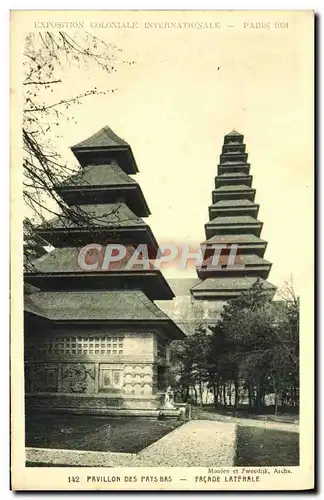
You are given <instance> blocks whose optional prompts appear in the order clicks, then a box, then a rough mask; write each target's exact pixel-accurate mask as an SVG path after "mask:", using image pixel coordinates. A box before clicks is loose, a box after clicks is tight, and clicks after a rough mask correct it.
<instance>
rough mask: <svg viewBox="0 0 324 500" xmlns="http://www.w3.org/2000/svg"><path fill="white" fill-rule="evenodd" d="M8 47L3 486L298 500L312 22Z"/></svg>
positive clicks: (134, 15)
mask: <svg viewBox="0 0 324 500" xmlns="http://www.w3.org/2000/svg"><path fill="white" fill-rule="evenodd" d="M22 27H23V29H22ZM11 36H12V40H11V61H12V62H11V64H12V75H11V82H12V88H13V89H14V90H13V97H12V99H13V101H12V117H13V116H14V117H13V118H12V127H11V137H12V146H11V148H12V153H11V179H12V180H11V182H12V187H11V233H12V244H11V252H12V257H11V258H12V263H16V265H15V266H13V267H12V279H11V294H12V303H11V307H12V313H11V322H12V326H11V328H12V333H11V400H12V404H11V414H12V438H11V439H12V442H11V448H12V487H13V489H15V490H56V489H61V490H62V489H63V490H92V489H98V490H114V491H115V490H143V491H144V490H174V491H175V490H198V491H199V490H211V491H213V490H242V491H243V490H271V489H272V490H301V489H311V488H312V487H313V484H314V458H313V453H314V450H313V446H314V443H313V427H314V415H313V411H314V409H313V405H314V380H313V371H314V370H313V362H314V360H313V350H314V332H313V324H314V319H313V301H314V298H313V292H314V283H313V281H314V276H313V274H314V271H313V248H314V235H313V228H314V224H313V210H314V208H313V198H314V150H313V149H314V103H313V98H314V95H313V93H314V89H313V87H314V67H313V66H314V47H313V44H314V13H313V12H312V11H270V10H269V11H217V10H214V11H184V10H183V11H181V10H180V11H108V10H107V11H90V10H89V11H13V12H12V13H11ZM13 241H14V244H13ZM17 263H19V265H17Z"/></svg>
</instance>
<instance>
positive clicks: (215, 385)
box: [213, 382, 218, 408]
mask: <svg viewBox="0 0 324 500" xmlns="http://www.w3.org/2000/svg"><path fill="white" fill-rule="evenodd" d="M213 392H214V406H215V408H217V405H218V387H217V384H215V382H214V384H213Z"/></svg>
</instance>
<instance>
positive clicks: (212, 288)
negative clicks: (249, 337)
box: [191, 130, 276, 301]
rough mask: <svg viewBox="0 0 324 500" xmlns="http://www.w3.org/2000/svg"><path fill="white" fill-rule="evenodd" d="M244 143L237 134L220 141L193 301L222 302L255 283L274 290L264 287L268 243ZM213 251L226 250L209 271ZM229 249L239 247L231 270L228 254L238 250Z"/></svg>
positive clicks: (269, 286)
mask: <svg viewBox="0 0 324 500" xmlns="http://www.w3.org/2000/svg"><path fill="white" fill-rule="evenodd" d="M243 139H244V137H243V135H242V134H240V133H238V132H236V131H235V130H233V131H232V132H230V133H229V134H227V135H225V138H224V144H223V149H222V154H221V155H220V164H219V165H218V175H217V176H216V177H215V189H214V190H213V193H212V205H211V206H210V207H209V222H207V224H205V233H206V241H204V242H203V243H202V247H203V248H202V252H203V253H204V256H205V259H204V262H203V265H202V266H200V267H199V268H198V269H197V273H198V276H199V278H200V279H201V280H202V281H201V282H200V283H198V284H197V285H195V286H193V287H192V288H191V293H192V295H193V297H194V298H195V299H205V300H217V301H226V300H228V299H231V298H234V297H237V296H238V295H239V294H240V293H242V292H243V291H245V290H247V289H248V288H250V287H251V286H252V285H253V284H254V283H255V282H256V281H257V279H259V280H260V281H261V283H262V285H263V288H264V289H265V291H267V292H269V293H270V294H272V295H273V294H274V293H275V290H276V287H275V286H274V285H272V284H271V283H269V282H268V281H266V279H267V278H268V275H269V272H270V269H271V264H270V262H268V261H267V260H265V259H264V258H263V256H264V253H265V250H266V246H267V243H266V242H265V241H264V240H262V239H261V238H260V234H261V229H262V222H260V221H259V220H258V219H257V217H258V211H259V205H258V204H257V203H255V201H254V199H255V189H253V188H252V175H250V164H249V163H247V160H248V154H247V153H246V146H245V144H244V143H243ZM212 245H218V246H219V248H220V246H221V245H224V248H223V249H222V254H221V258H220V261H219V264H218V265H212V259H213V255H214V252H215V248H212ZM233 245H236V246H237V255H236V257H235V261H234V264H235V265H234V266H233V265H228V264H229V261H228V256H229V252H230V250H231V249H232V252H233V250H234V249H235V248H236V247H233ZM204 249H206V250H205V252H204ZM218 252H219V249H218Z"/></svg>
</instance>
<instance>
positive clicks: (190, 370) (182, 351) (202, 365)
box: [171, 327, 211, 404]
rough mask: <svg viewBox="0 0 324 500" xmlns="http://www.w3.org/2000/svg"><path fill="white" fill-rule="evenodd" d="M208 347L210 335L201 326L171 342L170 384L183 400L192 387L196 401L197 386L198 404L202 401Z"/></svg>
mask: <svg viewBox="0 0 324 500" xmlns="http://www.w3.org/2000/svg"><path fill="white" fill-rule="evenodd" d="M210 349H211V336H210V334H208V333H207V331H206V329H204V328H203V327H201V328H198V329H197V330H196V331H195V332H194V333H193V334H192V335H189V336H188V337H186V338H185V339H184V340H183V341H177V342H173V343H172V344H171V362H172V366H173V369H172V371H171V377H172V384H173V385H174V386H175V387H177V388H178V390H179V392H180V394H181V397H182V399H183V400H184V401H187V400H188V398H189V394H190V389H192V390H193V392H194V394H195V402H196V403H197V401H198V397H197V388H198V391H199V399H200V404H202V403H203V389H204V384H205V383H206V382H207V381H208V379H209V365H208V362H209V353H210Z"/></svg>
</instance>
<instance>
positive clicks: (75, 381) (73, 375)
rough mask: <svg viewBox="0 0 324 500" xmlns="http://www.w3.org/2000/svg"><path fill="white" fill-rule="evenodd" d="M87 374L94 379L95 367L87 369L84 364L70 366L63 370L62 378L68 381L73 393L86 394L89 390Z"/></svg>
mask: <svg viewBox="0 0 324 500" xmlns="http://www.w3.org/2000/svg"><path fill="white" fill-rule="evenodd" d="M87 374H88V375H89V376H90V377H91V378H94V367H91V368H90V369H89V368H88V369H87V368H86V367H85V366H84V365H83V364H82V363H75V364H73V365H68V366H66V367H64V368H63V370H62V377H63V378H64V379H67V381H68V384H69V388H70V390H71V392H85V391H86V389H87V385H88V384H87Z"/></svg>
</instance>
